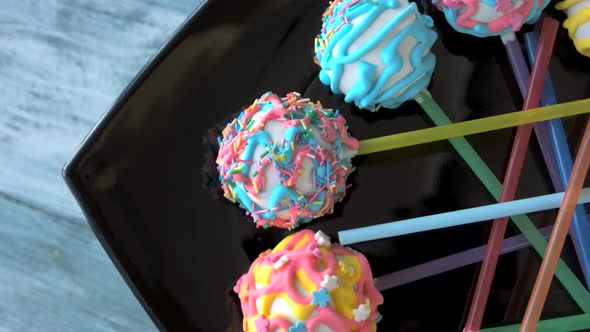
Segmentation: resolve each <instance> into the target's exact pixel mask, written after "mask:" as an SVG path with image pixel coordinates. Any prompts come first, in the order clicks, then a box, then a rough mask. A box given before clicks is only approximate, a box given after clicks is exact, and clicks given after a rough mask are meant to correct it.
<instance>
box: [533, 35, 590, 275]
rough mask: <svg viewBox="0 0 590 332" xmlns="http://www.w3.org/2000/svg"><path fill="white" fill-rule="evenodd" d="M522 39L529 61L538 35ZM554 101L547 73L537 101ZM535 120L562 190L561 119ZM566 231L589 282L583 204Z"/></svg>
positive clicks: (565, 153)
mask: <svg viewBox="0 0 590 332" xmlns="http://www.w3.org/2000/svg"><path fill="white" fill-rule="evenodd" d="M524 39H525V45H526V50H527V55H528V58H529V61H533V59H534V57H535V50H536V49H537V40H538V39H539V35H538V33H537V32H528V33H525V35H524ZM554 104H557V98H556V97H555V90H554V89H553V83H552V81H551V76H550V75H549V73H547V75H546V77H545V83H544V85H543V95H542V96H541V105H542V106H548V105H554ZM539 124H540V125H542V126H544V127H545V130H546V132H547V134H548V136H549V139H550V141H551V145H552V146H553V151H554V152H555V160H556V162H557V170H558V173H559V180H560V181H557V183H556V182H554V187H555V191H563V190H565V187H566V186H567V181H568V179H569V176H570V173H571V172H572V167H573V161H572V155H571V153H570V150H569V146H568V144H567V138H566V135H565V130H564V129H563V123H562V122H561V120H559V119H556V120H550V121H544V122H541V123H539ZM569 231H570V236H571V237H572V240H573V243H574V247H575V249H576V252H577V254H578V259H579V261H580V266H581V267H582V271H583V274H584V277H585V280H586V286H590V227H589V226H588V219H587V217H586V211H585V209H584V206H583V205H578V206H577V207H576V210H575V212H574V217H573V220H572V225H571V227H570V230H569Z"/></svg>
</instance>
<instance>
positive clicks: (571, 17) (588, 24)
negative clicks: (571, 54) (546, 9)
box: [556, 0, 590, 57]
mask: <svg viewBox="0 0 590 332" xmlns="http://www.w3.org/2000/svg"><path fill="white" fill-rule="evenodd" d="M556 8H557V9H559V10H563V11H564V12H565V13H566V14H567V16H568V18H567V20H565V21H564V22H563V27H564V28H566V29H567V30H568V34H569V37H570V38H571V39H572V40H573V41H574V46H575V47H576V49H577V50H578V52H580V53H581V54H583V55H585V56H587V57H590V1H588V0H565V1H562V2H560V3H558V4H557V5H556Z"/></svg>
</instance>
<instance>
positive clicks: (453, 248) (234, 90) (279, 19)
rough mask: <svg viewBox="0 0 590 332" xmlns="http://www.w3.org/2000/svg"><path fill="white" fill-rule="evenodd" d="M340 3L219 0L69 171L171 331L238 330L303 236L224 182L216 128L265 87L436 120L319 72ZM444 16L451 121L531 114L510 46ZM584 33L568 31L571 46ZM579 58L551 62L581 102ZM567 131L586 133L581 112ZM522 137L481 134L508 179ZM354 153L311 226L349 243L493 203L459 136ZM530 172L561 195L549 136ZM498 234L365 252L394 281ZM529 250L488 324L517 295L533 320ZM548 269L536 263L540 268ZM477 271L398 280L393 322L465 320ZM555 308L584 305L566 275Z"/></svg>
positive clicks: (392, 325)
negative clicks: (250, 291)
mask: <svg viewBox="0 0 590 332" xmlns="http://www.w3.org/2000/svg"><path fill="white" fill-rule="evenodd" d="M325 6H327V0H324V1H317V0H298V1H293V0H264V1H263V0H252V1H248V2H238V1H233V0H213V1H209V3H208V4H207V5H205V6H204V7H203V8H202V9H200V10H199V11H198V12H197V13H196V14H195V15H194V16H193V17H191V18H190V19H189V20H188V21H187V23H186V24H185V26H184V27H183V28H182V29H181V30H180V31H179V32H178V33H177V34H176V35H175V36H174V38H173V39H172V40H171V41H170V42H169V44H168V45H167V46H166V47H165V48H164V49H163V50H162V51H161V52H160V54H158V56H157V57H156V58H155V59H154V60H153V61H152V62H151V63H150V65H149V66H148V67H146V69H145V70H144V71H143V72H142V73H141V74H140V75H139V76H138V78H137V79H136V80H135V81H134V82H133V83H132V84H131V86H130V87H129V89H128V90H127V91H126V92H125V93H124V94H123V95H122V97H121V98H120V99H119V101H118V102H117V103H116V105H115V106H114V107H113V109H112V111H111V112H110V113H109V114H108V115H107V116H106V117H105V118H104V119H103V120H102V121H101V123H100V124H99V126H98V127H97V129H96V130H95V131H93V133H92V134H91V135H90V136H89V137H88V139H87V140H86V141H85V142H84V144H83V146H82V148H81V149H80V151H79V152H78V153H77V154H76V156H75V157H74V159H73V160H72V161H71V162H70V163H69V164H68V166H67V167H66V170H65V175H66V178H67V180H68V182H69V184H70V186H71V188H72V190H73V191H74V193H75V195H76V196H77V198H78V200H79V202H80V204H81V205H82V207H83V208H84V210H85V212H86V214H87V216H88V219H89V220H90V223H91V225H92V227H93V229H94V231H95V232H96V234H97V236H98V237H99V239H100V240H101V242H102V243H103V245H104V246H105V248H106V249H107V251H108V253H109V254H110V256H111V257H112V259H113V261H114V262H115V263H116V264H117V267H118V268H119V270H120V271H121V272H122V273H123V275H124V277H125V278H126V280H127V281H128V282H129V284H130V286H131V287H132V288H133V290H134V292H135V294H136V295H137V296H138V297H139V298H140V300H141V302H142V303H143V304H144V306H145V307H146V310H148V312H149V313H150V315H151V317H152V318H153V319H154V321H155V322H156V323H157V324H158V326H159V327H160V328H162V329H166V330H170V331H191V330H192V331H236V330H239V329H240V326H241V323H240V322H239V320H240V319H241V318H240V312H239V305H238V303H237V302H236V301H237V298H236V297H235V296H234V294H232V292H231V288H232V286H233V283H234V282H235V281H236V279H237V278H238V277H239V276H240V275H241V274H242V273H244V272H245V271H246V270H247V268H248V266H249V264H250V262H251V261H252V260H253V259H254V258H255V257H256V256H257V255H258V253H259V252H261V251H263V250H265V249H268V248H271V247H273V246H274V245H275V244H276V243H278V241H279V240H280V239H281V238H282V237H284V236H285V235H286V234H289V232H288V231H285V230H278V229H269V230H260V229H256V228H255V226H254V225H253V224H252V223H251V222H249V221H247V217H246V216H245V215H244V213H243V211H241V210H240V209H239V208H238V207H236V206H233V205H232V204H231V203H230V202H228V201H226V200H225V199H223V198H222V197H221V196H220V190H219V189H218V188H219V187H218V182H217V174H216V173H215V165H214V159H215V152H216V144H217V142H216V138H215V136H216V135H217V133H218V132H219V130H220V128H221V127H222V126H223V125H224V124H225V122H226V121H227V119H229V118H231V116H233V115H235V114H236V113H237V112H239V111H240V110H241V109H242V107H244V106H246V105H248V104H249V103H251V102H252V100H253V98H255V97H256V96H259V95H261V94H262V93H264V92H266V91H269V90H270V91H273V92H275V93H277V94H281V95H282V94H285V93H287V92H290V91H293V90H295V91H299V92H301V93H302V94H304V95H305V96H307V97H310V98H312V99H319V100H321V101H322V103H323V104H324V106H327V107H334V108H339V109H340V111H341V112H342V113H343V114H344V115H345V117H346V118H347V121H348V123H349V125H350V129H351V131H352V133H353V134H354V135H355V136H356V137H357V138H359V139H366V138H371V137H376V136H380V135H386V134H392V133H398V132H403V131H408V130H414V129H418V128H424V127H428V126H431V124H430V123H429V122H428V121H427V120H426V118H425V117H423V116H422V114H421V110H420V108H419V107H418V105H417V104H415V103H414V102H407V103H405V104H404V105H402V106H401V107H400V108H399V109H396V110H385V109H384V110H381V111H380V112H378V113H375V114H369V113H367V112H365V111H361V110H358V109H356V108H354V107H352V106H351V105H347V104H345V103H344V102H343V100H342V97H341V96H334V95H332V94H330V93H329V92H328V89H327V88H326V87H324V86H322V85H321V83H319V81H318V80H317V73H318V69H317V68H316V66H315V64H314V63H313V39H314V37H315V34H316V32H317V31H319V28H320V26H321V21H320V16H321V14H322V12H323V10H324V7H325ZM428 10H430V9H428ZM434 16H435V25H436V27H437V28H438V29H439V30H440V31H439V32H440V33H441V34H442V36H441V38H440V40H439V41H438V42H437V44H436V45H435V47H434V52H435V54H436V55H437V67H436V70H435V74H434V77H433V81H432V84H431V88H430V91H431V92H432V94H433V96H434V97H435V99H436V100H438V101H439V103H440V104H441V105H442V106H443V108H444V109H445V110H446V111H447V112H448V113H449V115H450V117H451V118H452V119H453V120H454V121H462V120H466V119H470V118H480V117H485V116H489V115H492V114H498V113H504V112H509V111H514V110H516V109H518V107H517V106H515V105H518V104H519V103H520V101H519V98H516V93H515V92H516V91H517V90H516V89H515V88H514V87H515V83H514V81H513V80H512V76H511V74H510V72H509V71H508V67H507V63H506V61H505V55H504V51H503V49H502V45H501V44H500V42H499V41H498V40H496V39H489V40H488V39H486V40H478V39H475V38H471V37H467V36H463V35H459V34H457V33H456V32H454V31H452V30H451V29H449V27H448V26H447V25H446V23H445V22H444V20H443V19H442V18H441V16H440V15H434ZM471 43H473V44H471ZM570 44H571V41H569V39H567V36H566V35H565V34H560V39H559V40H558V42H557V46H556V48H558V49H562V47H570V46H568V45H570ZM473 45H476V46H477V47H474V46H473ZM572 57H573V58H574V59H580V61H581V58H580V57H576V56H575V55H573V54H570V53H568V54H562V55H560V58H559V59H560V60H561V62H560V61H559V60H558V58H555V60H556V61H553V63H552V67H551V70H552V75H553V78H554V80H555V81H556V82H558V83H557V84H555V86H556V87H557V89H558V91H557V94H558V98H559V100H560V101H571V100H575V99H580V98H582V97H583V96H584V93H585V88H586V86H587V85H588V81H589V80H588V75H587V73H583V72H581V70H582V69H583V68H587V67H580V66H579V62H575V61H573V60H571V59H572ZM562 62H568V64H567V66H564V65H563V64H562ZM576 64H578V65H576ZM565 68H567V69H565ZM511 90H512V91H511ZM513 97H514V98H513ZM566 127H567V128H568V129H569V132H570V133H571V138H572V140H575V139H576V137H577V136H576V135H578V134H579V133H578V132H577V131H576V126H575V125H574V119H568V121H566ZM572 128H573V130H572ZM511 133H512V131H511V130H504V131H498V132H494V133H490V134H484V135H479V136H476V137H471V138H470V141H471V142H472V143H473V144H475V145H476V148H477V149H478V152H479V153H480V154H481V155H482V157H483V158H484V160H486V162H488V163H489V165H490V167H491V168H492V169H493V170H494V172H496V174H497V175H498V176H499V177H501V175H502V173H503V167H504V161H505V154H506V151H507V150H508V148H509V143H510V137H511ZM533 141H534V140H532V141H531V142H533ZM354 163H355V164H356V166H357V168H358V171H356V172H355V173H354V174H353V176H352V177H351V179H350V181H351V182H352V184H353V187H352V188H351V190H350V191H349V193H348V195H347V198H346V199H345V201H344V203H342V204H339V205H338V206H337V209H336V211H335V213H334V214H333V215H331V216H329V217H324V218H321V219H319V220H317V221H315V222H313V223H311V224H309V225H307V226H306V227H308V228H311V229H320V228H321V229H322V230H323V231H324V232H326V233H328V234H330V235H332V237H333V238H335V237H336V233H337V231H338V230H341V229H348V228H353V227H359V226H364V225H370V224H374V223H377V222H385V221H391V220H396V219H401V218H406V217H410V216H418V215H426V214H432V213H437V212H442V211H449V210H454V209H459V208H465V207H471V206H475V205H480V204H486V203H490V202H491V200H490V198H489V197H488V196H487V195H486V193H485V191H484V190H483V189H482V187H481V185H480V184H479V183H478V182H477V180H476V179H475V177H474V176H473V175H471V173H470V171H469V170H468V169H467V168H466V167H465V166H464V165H463V164H462V162H461V161H460V160H459V159H458V158H457V157H456V156H455V155H454V154H453V152H452V151H451V149H450V147H449V146H448V145H447V144H446V143H444V142H439V143H435V144H428V145H423V146H417V147H411V148H405V149H400V150H396V151H389V152H384V153H379V154H375V155H369V156H363V157H359V158H356V159H355V160H354ZM523 174H524V176H523V178H522V179H521V185H520V189H519V192H518V196H519V197H524V196H531V195H536V194H544V193H548V192H549V190H550V186H549V184H548V182H547V179H548V176H547V174H546V171H545V169H544V166H543V163H542V162H541V161H540V159H539V151H538V148H537V146H536V143H534V142H533V143H531V149H530V153H529V156H528V159H527V161H526V165H525V170H524V173H523ZM536 217H542V216H536ZM537 219H538V220H541V219H548V218H537ZM486 231H487V227H486V225H485V224H481V225H475V226H469V227H460V228H454V229H447V230H441V231H437V232H428V233H423V234H417V235H411V236H404V237H400V238H395V239H386V240H382V241H375V242H371V243H363V244H359V245H357V246H354V247H355V248H356V249H358V250H360V251H362V252H363V253H365V254H366V256H367V257H368V259H369V261H370V263H371V265H372V266H373V272H374V275H375V276H379V275H382V274H385V273H389V272H393V271H396V270H398V269H400V268H404V267H408V266H411V265H414V264H417V263H422V262H425V261H427V260H430V259H434V258H438V257H441V256H444V255H447V254H451V253H454V252H457V251H460V250H465V249H468V248H471V247H474V246H478V245H480V244H481V243H482V242H483V240H484V236H485V234H486ZM525 257H526V255H517V254H514V255H509V256H506V257H503V258H501V260H500V263H499V266H498V273H497V276H496V279H495V284H494V287H493V290H492V294H491V297H490V303H489V304H488V311H487V313H486V317H485V320H484V324H485V325H490V324H500V323H502V321H503V319H504V316H505V311H506V308H507V306H508V304H509V302H510V306H511V308H513V309H512V310H513V311H515V312H517V314H516V317H517V318H518V317H520V316H518V315H519V314H518V312H519V311H518V310H522V304H521V306H520V307H518V305H516V304H515V303H518V301H519V296H520V297H522V296H527V295H526V294H520V295H518V294H517V293H514V292H513V287H514V284H515V283H516V282H517V280H528V279H526V278H525V277H526V272H527V271H526V270H525V271H523V270H521V269H518V268H517V267H518V266H519V265H521V263H522V261H523V259H524V258H525ZM535 264H538V260H536V259H535V260H534V261H533V264H532V266H533V269H535V270H536V265H535ZM474 272H475V266H470V267H466V268H463V269H460V270H457V271H453V272H450V273H446V274H443V275H439V276H436V277H431V278H428V279H425V280H422V281H419V282H416V283H412V284H409V285H405V286H402V287H399V288H396V289H391V290H388V291H385V292H384V296H385V304H384V305H383V306H382V307H380V312H381V313H382V314H383V316H384V319H383V321H382V322H381V323H380V324H379V330H381V331H446V330H449V331H451V330H457V329H459V328H460V326H462V325H461V320H462V319H463V318H462V315H463V313H464V308H465V303H466V300H467V299H468V296H469V291H470V284H471V282H472V278H473V275H474ZM533 272H534V271H533ZM529 279H531V278H530V277H529ZM528 282H530V280H529V281H528ZM556 285H557V284H556ZM521 286H522V285H520V286H519V287H521ZM527 286H530V285H527V284H526V283H525V284H524V286H522V287H525V288H526V287H527ZM525 293H526V292H525ZM511 294H512V295H514V294H516V295H514V296H511ZM525 303H526V301H525ZM552 303H553V304H557V305H552ZM546 308H547V310H548V311H552V312H553V313H554V314H563V313H567V312H575V307H572V305H571V303H570V300H569V298H568V297H567V296H566V295H564V292H563V291H562V290H561V288H560V286H557V287H556V288H555V290H554V292H553V293H552V294H551V295H550V299H549V304H548V305H547V306H546ZM507 317H512V316H510V315H507ZM517 318H511V319H517Z"/></svg>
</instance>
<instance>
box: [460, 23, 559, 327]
mask: <svg viewBox="0 0 590 332" xmlns="http://www.w3.org/2000/svg"><path fill="white" fill-rule="evenodd" d="M558 28H559V23H558V22H557V21H555V20H553V19H550V18H546V19H544V20H543V26H542V27H541V40H540V43H539V47H538V49H537V52H536V54H535V62H534V64H533V68H532V70H531V77H530V80H529V86H528V89H527V93H526V97H525V100H524V106H523V109H529V108H533V107H537V106H538V105H539V99H540V98H541V92H542V90H543V82H544V81H545V74H546V73H547V70H548V68H549V61H550V60H551V53H552V51H553V44H554V42H555V36H556V34H557V29H558ZM524 113H526V111H525V112H524ZM531 131H532V126H531V125H525V126H520V127H518V129H517V130H516V134H515V137H514V143H513V144H512V150H511V151H510V159H509V160H508V165H507V167H506V174H505V176H504V182H503V184H502V192H501V194H500V202H506V201H510V200H513V199H514V196H515V195H516V189H517V188H518V182H519V179H520V175H521V173H522V166H523V164H524V158H525V156H526V152H527V149H528V144H529V139H530V135H531ZM507 226H508V218H499V219H497V220H494V223H493V224H492V229H491V231H490V235H489V238H488V246H487V248H486V252H485V255H484V258H483V261H482V265H481V269H480V273H479V276H478V279H477V285H476V286H475V291H474V293H473V300H472V302H471V306H470V308H469V314H468V315H467V323H466V325H465V331H466V332H472V331H479V328H480V326H481V321H482V319H483V313H484V311H485V307H486V303H487V301H488V296H489V294H490V289H491V286H492V280H493V279H494V273H495V271H496V265H497V263H498V257H499V255H500V249H501V247H502V240H503V239H504V234H505V233H506V228H507Z"/></svg>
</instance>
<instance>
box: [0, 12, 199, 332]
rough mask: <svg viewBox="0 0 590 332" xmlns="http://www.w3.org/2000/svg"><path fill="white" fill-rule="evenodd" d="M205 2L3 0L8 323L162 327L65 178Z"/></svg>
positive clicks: (0, 151)
mask: <svg viewBox="0 0 590 332" xmlns="http://www.w3.org/2000/svg"><path fill="white" fill-rule="evenodd" d="M201 2H202V0H174V1H167V0H144V1H142V0H101V1H89V0H46V1H30V0H0V101H1V102H0V331H148V330H154V329H155V326H154V325H153V324H152V322H151V321H150V319H149V317H148V316H147V315H146V313H145V312H144V311H143V309H142V308H141V306H140V305H139V303H138V302H137V300H136V299H135V297H134V296H133V295H132V294H131V292H130V290H129V289H128V288H127V286H126V285H125V283H124V281H123V280H122V278H121V276H120V275H119V274H118V272H117V271H116V270H115V268H114V266H113V264H112V263H111V261H110V260H109V258H108V257H107V256H106V254H105V252H104V250H103V249H102V247H101V245H100V244H99V243H98V241H97V240H96V238H95V236H94V234H93V233H92V231H91V230H90V228H89V226H88V224H87V223H86V221H85V220H84V218H83V216H82V213H81V211H80V209H79V207H78V205H77V204H76V202H75V201H74V199H73V197H72V195H71V194H70V192H69V191H68V189H67V188H66V186H65V184H64V181H63V180H62V178H61V168H62V167H63V165H64V163H65V162H66V161H67V160H68V159H69V158H70V157H71V156H72V155H73V153H74V151H75V149H76V147H77V145H78V144H79V143H80V142H81V141H82V139H83V137H84V136H85V135H86V134H87V133H88V132H89V130H90V129H91V128H92V127H93V125H94V124H95V123H96V122H97V120H98V119H99V118H100V117H101V115H102V114H103V113H104V112H105V111H106V110H107V109H108V108H109V106H110V105H111V103H112V102H113V101H114V100H115V98H116V97H117V96H118V94H119V93H120V92H121V91H122V90H123V89H124V87H125V86H126V85H127V83H128V82H129V81H130V80H131V79H132V78H133V77H134V76H135V74H136V73H137V71H138V70H139V69H140V68H141V67H142V66H143V65H144V64H145V63H146V61H147V60H148V59H149V58H150V57H151V56H152V55H153V54H154V52H156V51H157V49H158V48H159V47H160V46H161V45H162V43H163V42H164V41H165V40H166V39H167V38H168V37H169V36H170V35H171V34H172V33H173V32H174V30H175V29H176V28H177V27H178V26H179V24H180V23H182V21H183V20H184V19H185V18H186V17H187V16H188V15H189V14H190V13H191V12H192V10H193V9H194V8H196V7H197V6H198V5H199V4H200V3H201Z"/></svg>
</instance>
